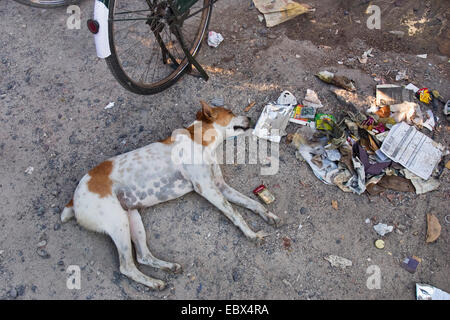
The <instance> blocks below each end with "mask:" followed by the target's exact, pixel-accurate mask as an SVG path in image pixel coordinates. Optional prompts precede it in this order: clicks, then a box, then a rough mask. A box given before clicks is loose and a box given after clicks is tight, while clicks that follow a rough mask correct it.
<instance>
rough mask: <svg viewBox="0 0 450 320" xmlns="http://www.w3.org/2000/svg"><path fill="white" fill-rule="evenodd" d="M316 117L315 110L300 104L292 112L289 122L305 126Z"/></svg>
mask: <svg viewBox="0 0 450 320" xmlns="http://www.w3.org/2000/svg"><path fill="white" fill-rule="evenodd" d="M315 116H316V109H314V108H312V107H305V106H303V105H301V104H299V105H297V106H296V107H295V108H294V110H292V113H291V117H290V119H289V121H290V122H294V123H298V124H302V125H307V124H308V122H310V121H312V120H313V119H314V117H315Z"/></svg>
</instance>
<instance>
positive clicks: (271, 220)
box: [266, 211, 283, 227]
mask: <svg viewBox="0 0 450 320" xmlns="http://www.w3.org/2000/svg"><path fill="white" fill-rule="evenodd" d="M266 217H267V220H266V221H267V223H268V224H270V225H274V226H276V227H279V226H280V225H281V224H282V223H283V220H281V218H280V217H278V216H276V215H274V214H273V213H272V212H270V211H268V212H267V213H266Z"/></svg>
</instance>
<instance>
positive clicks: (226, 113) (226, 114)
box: [214, 107, 234, 127]
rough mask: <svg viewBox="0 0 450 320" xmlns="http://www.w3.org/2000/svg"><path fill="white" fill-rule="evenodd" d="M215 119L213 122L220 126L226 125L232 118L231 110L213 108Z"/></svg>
mask: <svg viewBox="0 0 450 320" xmlns="http://www.w3.org/2000/svg"><path fill="white" fill-rule="evenodd" d="M214 114H215V116H214V117H215V120H214V122H215V123H217V124H218V125H220V126H222V127H226V126H227V125H228V124H229V123H230V121H231V120H232V119H233V118H234V114H233V112H231V110H228V109H225V108H222V107H216V108H214Z"/></svg>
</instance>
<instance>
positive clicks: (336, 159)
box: [253, 71, 448, 195]
mask: <svg viewBox="0 0 450 320" xmlns="http://www.w3.org/2000/svg"><path fill="white" fill-rule="evenodd" d="M317 76H318V78H319V79H321V80H322V81H325V82H327V83H330V84H333V85H336V86H339V87H342V88H344V89H346V90H348V91H355V90H356V89H355V86H354V83H353V81H351V80H350V79H348V78H346V77H342V76H336V75H334V74H332V73H329V72H326V71H325V72H321V73H319V74H318V75H317ZM439 101H441V102H443V99H442V97H440V95H439V93H438V92H436V91H434V92H432V91H431V90H428V89H427V88H424V89H419V88H417V87H415V86H414V85H412V84H410V85H409V86H407V87H401V86H397V85H379V86H377V92H376V105H374V106H371V107H370V108H368V109H367V110H365V111H364V112H355V113H352V112H349V111H347V112H345V113H344V116H342V115H341V118H342V119H340V120H339V121H338V119H337V118H336V117H335V116H334V115H332V114H326V113H321V112H320V108H322V107H323V105H322V103H321V101H320V99H319V97H318V95H317V94H316V93H315V92H314V91H313V90H309V89H308V90H307V92H306V96H305V98H304V99H303V101H302V103H301V104H299V103H298V102H297V99H296V97H295V96H294V95H292V93H290V92H288V91H285V92H283V93H282V94H281V96H280V98H279V99H278V101H277V102H276V103H272V104H269V105H267V106H266V107H265V108H264V110H263V113H262V115H261V117H260V119H259V120H258V123H257V125H256V127H255V129H254V131H253V134H255V135H256V136H258V137H260V138H264V139H268V140H271V141H273V142H280V140H281V137H282V136H284V135H286V132H285V128H286V126H287V124H288V122H289V121H290V122H294V123H297V124H301V125H302V126H301V127H300V129H298V130H297V132H296V133H295V134H294V135H293V136H291V137H290V139H292V143H293V144H294V145H295V147H296V148H297V153H296V155H297V158H299V159H301V160H304V161H306V163H308V165H309V167H310V168H311V169H312V171H313V172H314V174H315V175H316V177H317V178H318V179H320V180H321V181H322V182H323V183H325V184H329V185H335V186H337V187H339V188H340V189H341V190H342V191H344V192H353V193H356V194H359V195H360V194H362V193H364V192H365V191H367V192H368V193H369V194H370V195H378V194H380V193H382V192H384V191H385V190H387V189H389V190H394V191H400V192H415V193H417V194H423V193H426V192H430V191H433V190H436V189H437V188H439V184H440V183H439V176H440V174H441V173H442V170H439V169H443V168H444V166H442V165H438V164H439V163H440V162H441V158H442V156H443V155H444V152H445V148H444V147H443V146H442V145H441V144H439V143H437V142H435V141H433V140H432V139H431V138H429V137H428V136H427V135H425V134H424V133H422V132H420V130H422V129H423V128H426V129H428V130H430V131H431V132H433V130H435V125H436V122H437V118H436V117H435V115H434V114H433V111H432V110H430V109H429V110H426V112H423V111H422V108H421V104H427V105H430V106H433V108H434V109H435V110H436V107H437V105H438V103H439ZM447 106H448V103H447ZM447 106H446V107H447ZM446 107H445V108H446ZM444 112H445V109H444ZM290 139H289V140H290Z"/></svg>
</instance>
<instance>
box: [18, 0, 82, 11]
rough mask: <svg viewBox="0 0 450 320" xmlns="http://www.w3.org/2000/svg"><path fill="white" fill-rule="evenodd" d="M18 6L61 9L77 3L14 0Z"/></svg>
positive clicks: (63, 0) (71, 1)
mask: <svg viewBox="0 0 450 320" xmlns="http://www.w3.org/2000/svg"><path fill="white" fill-rule="evenodd" d="M14 1H16V2H18V3H20V4H24V5H26V6H29V7H35V8H49V9H50V8H57V7H63V6H68V5H70V4H74V3H77V2H78V1H74V0H35V1H31V0H14Z"/></svg>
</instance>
